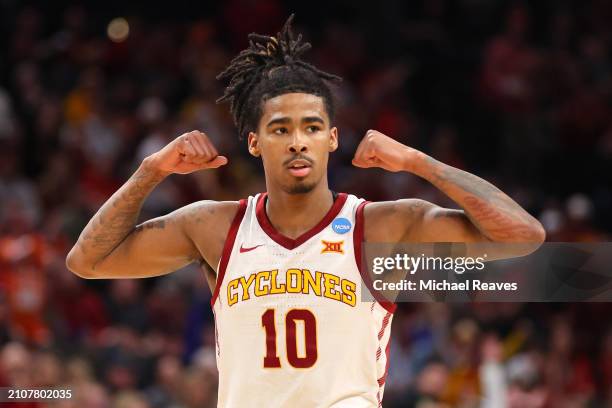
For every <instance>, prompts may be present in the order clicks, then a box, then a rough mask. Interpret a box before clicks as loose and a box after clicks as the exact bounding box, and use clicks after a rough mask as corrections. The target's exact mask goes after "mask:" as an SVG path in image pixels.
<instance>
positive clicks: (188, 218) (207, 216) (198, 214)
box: [176, 200, 240, 234]
mask: <svg viewBox="0 0 612 408" xmlns="http://www.w3.org/2000/svg"><path fill="white" fill-rule="evenodd" d="M239 209H240V201H212V200H202V201H196V202H194V203H191V204H189V205H186V206H185V207H182V208H180V209H179V210H177V211H176V213H177V217H178V218H179V219H180V221H181V223H182V225H183V226H184V228H185V229H186V230H187V231H190V230H192V231H202V227H205V229H206V230H207V232H208V233H210V232H222V234H224V233H226V232H227V230H228V229H229V227H230V225H231V223H232V221H233V219H234V217H235V216H236V214H237V213H238V211H239Z"/></svg>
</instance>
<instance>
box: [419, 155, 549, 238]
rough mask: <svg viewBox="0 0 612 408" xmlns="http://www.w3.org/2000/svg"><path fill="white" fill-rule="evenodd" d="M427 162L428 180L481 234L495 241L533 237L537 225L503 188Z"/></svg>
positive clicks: (450, 168) (445, 166) (442, 165)
mask: <svg viewBox="0 0 612 408" xmlns="http://www.w3.org/2000/svg"><path fill="white" fill-rule="evenodd" d="M427 162H428V165H429V166H428V167H429V168H430V169H431V171H430V172H428V173H429V174H426V175H424V176H425V178H426V179H427V180H429V181H430V182H431V183H432V184H433V185H435V186H436V187H437V188H439V189H440V190H441V191H442V192H444V193H445V194H446V195H448V196H449V197H450V198H451V199H453V200H454V201H455V202H457V204H459V205H460V206H461V207H462V208H463V209H464V211H465V215H466V216H467V217H468V218H469V219H470V221H472V223H473V224H474V225H475V226H476V228H478V229H479V230H480V232H481V233H482V234H484V235H485V236H487V237H488V238H490V239H492V240H494V241H495V240H508V239H514V238H521V239H523V240H529V239H532V238H533V237H534V224H535V225H537V223H538V222H537V221H536V220H535V219H534V218H533V217H532V216H531V215H530V214H529V213H527V211H525V210H524V209H523V208H522V207H521V206H520V205H518V204H517V203H516V202H515V201H514V200H512V199H511V198H510V197H508V195H506V194H505V193H503V192H502V191H501V190H500V189H498V188H497V187H495V186H494V185H492V184H491V183H489V182H487V181H485V180H483V179H481V178H480V177H477V176H475V175H473V174H470V173H468V172H466V171H463V170H459V169H456V168H454V167H451V166H447V165H445V164H443V163H441V162H439V161H437V160H435V159H433V158H431V157H428V158H427Z"/></svg>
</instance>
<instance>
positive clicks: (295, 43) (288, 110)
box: [67, 19, 544, 407]
mask: <svg viewBox="0 0 612 408" xmlns="http://www.w3.org/2000/svg"><path fill="white" fill-rule="evenodd" d="M290 23H291V19H290V20H289V21H288V22H287V24H286V25H285V27H284V28H283V30H282V32H281V33H279V34H278V36H277V37H276V38H275V37H268V36H261V35H256V34H252V35H251V36H250V37H249V38H250V47H249V48H248V49H246V50H244V51H242V52H241V53H240V54H239V55H238V56H237V57H236V58H235V59H234V60H233V61H232V63H231V64H230V66H229V67H228V68H227V69H226V70H225V71H224V72H223V73H222V74H221V75H220V78H222V79H225V78H229V79H230V85H229V86H228V88H227V89H226V93H225V95H224V97H223V98H222V99H227V100H229V101H230V102H231V109H232V113H233V115H234V119H235V122H236V125H237V126H238V129H239V131H240V133H241V134H243V135H248V149H249V152H250V153H251V154H252V155H254V156H256V157H261V159H262V163H263V166H264V170H265V177H266V188H267V192H266V193H262V194H257V195H256V196H255V197H249V198H248V199H246V200H240V201H239V202H234V201H231V202H215V201H201V202H196V203H193V204H191V205H188V206H186V207H183V208H181V209H178V210H176V211H174V212H173V213H171V214H168V215H165V216H163V217H159V218H155V219H152V220H149V221H147V222H145V223H143V224H141V225H138V226H136V225H135V222H136V219H137V217H138V214H139V210H140V207H141V205H142V203H143V202H144V200H145V199H146V197H147V196H148V194H149V193H150V192H151V191H152V190H153V188H155V186H156V185H157V184H158V183H159V182H160V181H162V180H163V179H164V178H165V177H166V176H168V175H170V174H172V173H179V174H187V173H191V172H194V171H197V170H202V169H213V168H217V167H219V166H222V165H225V164H227V162H228V160H227V158H225V157H224V156H220V155H219V154H218V152H217V150H216V149H215V147H214V146H213V145H212V144H211V142H210V140H209V139H208V137H207V136H206V135H205V134H204V133H202V132H199V131H193V132H189V133H186V134H183V135H181V136H179V137H178V138H176V139H175V140H174V141H172V142H171V143H169V144H168V145H167V146H165V147H164V148H163V149H162V150H160V151H159V152H157V153H155V154H153V155H151V156H149V157H147V158H146V159H145V160H144V161H143V163H142V164H141V166H140V167H139V168H138V170H137V171H136V172H135V173H134V175H133V176H132V177H131V178H130V179H129V180H128V181H127V182H126V183H125V184H124V185H123V186H122V187H121V188H120V189H119V190H118V191H117V192H116V193H115V194H114V195H113V196H112V197H111V198H110V199H109V200H108V201H107V202H106V203H105V204H104V205H103V206H102V208H101V209H100V210H99V211H98V213H97V214H96V215H95V216H94V217H93V218H92V219H91V221H90V222H89V224H88V225H87V226H86V227H85V229H84V231H83V233H82V234H81V236H80V237H79V240H78V242H77V243H76V244H75V246H74V248H72V250H71V251H70V253H69V254H68V258H67V265H68V267H69V268H70V270H72V271H73V272H74V273H76V274H78V275H79V276H82V277H84V278H142V277H150V276H159V275H163V274H167V273H169V272H172V271H175V270H177V269H179V268H181V267H183V266H185V265H187V264H189V263H191V262H194V261H199V262H204V261H205V262H206V263H208V265H210V267H211V268H212V270H213V271H214V272H216V274H214V273H213V274H210V276H207V278H208V281H209V284H210V287H211V290H212V291H213V298H212V300H211V303H212V306H213V311H214V314H215V322H216V330H217V363H218V367H219V394H218V398H219V406H223V407H247V406H248V407H264V406H265V407H330V406H334V407H340V406H342V407H373V406H374V407H376V406H379V405H380V404H381V400H382V394H383V390H384V384H385V376H386V369H387V366H388V363H389V360H388V352H389V336H390V325H391V319H392V313H393V310H394V305H393V304H391V303H389V302H386V301H380V302H378V301H373V302H364V301H361V293H362V290H368V289H367V288H363V289H362V284H361V282H362V278H363V279H364V280H366V278H365V277H364V276H363V275H362V274H361V272H360V269H361V268H360V266H359V264H358V260H360V254H361V243H362V242H390V243H397V242H524V243H530V244H528V245H527V247H525V246H523V247H522V248H527V249H524V250H522V251H518V250H511V249H507V250H499V252H500V253H498V254H497V257H512V256H520V255H524V254H526V253H528V252H530V251H532V250H534V249H535V248H537V247H538V246H539V245H540V243H541V242H543V240H544V231H543V229H542V226H541V225H540V224H539V223H538V221H536V220H535V219H534V218H533V217H532V216H531V215H529V214H528V213H527V212H526V211H525V210H523V209H522V208H521V207H520V206H519V205H518V204H517V203H515V202H514V201H513V200H512V199H511V198H510V197H508V196H507V195H505V194H504V193H503V192H501V191H500V190H498V189H497V188H495V187H494V186H493V185H491V184H489V183H488V182H486V181H484V180H482V179H480V178H478V177H476V176H474V175H472V174H469V173H466V172H464V171H462V170H458V169H455V168H452V167H450V166H447V165H445V164H443V163H440V162H438V161H436V160H434V159H433V158H431V157H429V156H427V155H426V154H424V153H422V152H419V151H417V150H415V149H412V148H410V147H408V146H404V145H402V144H400V143H398V142H396V141H395V140H393V139H391V138H389V137H387V136H385V135H383V134H381V133H379V132H377V131H374V130H370V131H368V132H367V133H366V135H365V137H364V139H363V141H362V142H361V143H360V145H359V147H358V148H357V152H356V153H355V157H354V159H353V164H354V165H355V166H357V167H380V168H383V169H385V170H388V171H393V172H397V171H405V172H410V173H413V174H416V175H418V176H420V177H423V178H424V179H426V180H428V181H430V182H431V183H432V184H434V185H435V186H436V187H437V188H439V189H440V190H441V191H443V192H444V193H445V194H446V195H448V196H449V197H450V198H451V199H453V200H454V201H455V202H457V204H458V205H459V206H461V207H462V208H463V210H451V209H444V208H440V207H438V206H436V205H434V204H431V203H428V202H425V201H423V200H419V199H404V200H398V201H389V202H376V203H369V204H367V205H366V202H365V201H364V200H362V199H359V198H357V197H355V196H353V195H348V194H343V193H340V194H335V193H333V192H332V191H330V189H329V187H328V184H327V161H328V156H329V153H330V152H333V151H334V150H336V148H337V147H338V130H337V129H336V128H335V127H332V117H333V111H334V110H333V102H332V97H331V94H330V91H329V88H328V87H327V85H326V83H325V82H324V80H331V79H335V78H336V77H334V76H333V75H330V74H327V73H324V72H321V71H319V70H318V69H316V68H315V67H313V66H311V65H309V64H306V63H305V62H303V61H302V60H300V58H299V57H300V55H301V54H302V53H303V52H304V51H306V50H307V49H308V48H309V44H307V43H302V42H301V36H299V37H298V38H297V39H294V38H293V36H292V34H291V28H290ZM508 248H515V247H514V246H509V247H508ZM504 251H506V252H504Z"/></svg>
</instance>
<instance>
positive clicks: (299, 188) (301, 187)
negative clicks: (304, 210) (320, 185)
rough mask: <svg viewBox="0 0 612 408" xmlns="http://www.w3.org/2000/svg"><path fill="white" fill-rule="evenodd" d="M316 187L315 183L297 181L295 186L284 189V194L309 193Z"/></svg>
mask: <svg viewBox="0 0 612 408" xmlns="http://www.w3.org/2000/svg"><path fill="white" fill-rule="evenodd" d="M315 186H316V183H307V182H303V181H298V182H297V183H295V184H292V185H290V186H287V187H286V188H284V190H285V192H286V193H288V194H305V193H309V192H311V191H312V190H313V189H314V188H315Z"/></svg>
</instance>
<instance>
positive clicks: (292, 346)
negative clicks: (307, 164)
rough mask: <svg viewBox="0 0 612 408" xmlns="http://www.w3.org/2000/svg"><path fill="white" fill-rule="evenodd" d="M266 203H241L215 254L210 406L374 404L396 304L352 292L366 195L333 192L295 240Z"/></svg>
mask: <svg viewBox="0 0 612 408" xmlns="http://www.w3.org/2000/svg"><path fill="white" fill-rule="evenodd" d="M265 202H266V193H262V194H257V195H256V196H254V197H249V198H248V199H246V200H241V201H240V206H239V210H238V212H237V214H236V216H235V218H234V220H233V222H232V225H231V227H230V231H229V234H228V237H227V239H226V242H225V246H224V249H223V254H222V256H221V260H220V262H219V268H218V274H217V284H216V287H215V291H214V293H213V297H212V299H211V305H212V307H213V312H214V316H215V337H216V357H217V367H218V369H219V390H218V406H219V407H226V408H234V407H236V408H238V407H239V408H246V407H291V408H298V407H308V408H312V407H350V408H358V407H379V406H381V400H382V396H383V391H384V385H385V377H386V372H387V368H388V364H389V343H390V326H391V320H392V316H393V311H394V309H395V305H394V304H392V303H387V302H384V301H381V302H380V303H379V302H378V301H362V300H361V291H362V290H369V289H367V287H369V288H370V290H371V280H369V279H368V276H367V274H362V273H361V272H360V265H359V263H358V262H357V260H361V245H362V241H363V207H364V206H365V204H366V202H365V201H364V200H363V199H359V198H357V197H355V196H353V195H348V194H344V193H340V194H338V195H337V196H336V198H335V200H334V203H333V205H332V207H331V209H330V210H329V212H328V213H327V215H326V216H325V217H324V218H323V220H321V222H320V223H319V224H318V225H316V226H315V227H314V228H312V229H311V230H309V231H308V232H306V233H304V234H303V235H302V236H300V237H298V238H296V239H290V238H287V237H285V236H283V235H281V234H280V233H278V232H277V231H276V230H275V228H274V227H273V226H272V224H271V222H270V220H269V219H268V216H267V214H266V211H265ZM362 282H365V283H366V286H367V287H364V286H363V285H362Z"/></svg>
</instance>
